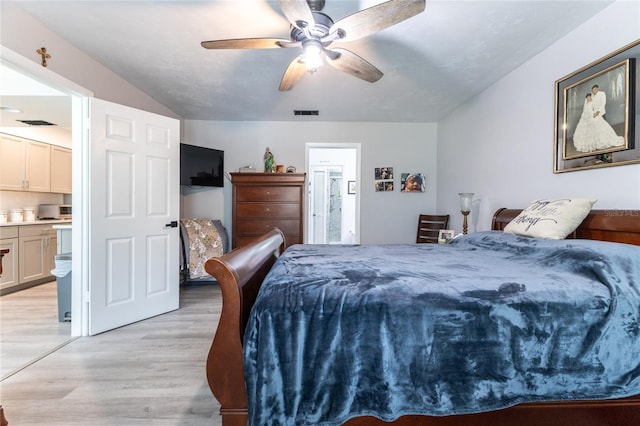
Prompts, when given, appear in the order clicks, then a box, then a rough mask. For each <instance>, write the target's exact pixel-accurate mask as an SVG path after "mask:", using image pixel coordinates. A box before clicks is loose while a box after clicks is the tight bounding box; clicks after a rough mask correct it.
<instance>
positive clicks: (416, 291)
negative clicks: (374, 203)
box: [244, 231, 640, 425]
mask: <svg viewBox="0 0 640 426" xmlns="http://www.w3.org/2000/svg"><path fill="white" fill-rule="evenodd" d="M639 289H640V247H636V246H631V245H626V244H615V243H606V242H597V241H585V240H561V241H558V240H540V239H534V238H526V237H518V236H515V235H507V234H503V233H502V232H499V231H488V232H478V233H474V234H469V235H467V236H464V237H460V238H457V239H455V240H454V241H452V242H451V243H450V244H448V245H437V244H418V245H415V244H414V245H376V246H373V245H372V246H367V245H351V246H334V245H331V246H329V245H297V246H293V247H290V248H289V249H288V250H287V251H286V252H285V253H284V254H283V256H281V257H280V259H279V260H278V261H277V262H276V264H275V265H274V267H273V269H272V270H271V272H270V273H269V275H268V276H267V278H266V280H265V282H264V284H263V286H262V288H261V290H260V292H259V295H258V299H257V301H256V304H255V306H254V308H253V310H252V312H251V315H250V320H249V324H248V327H247V330H246V334H245V340H244V365H245V377H246V379H245V380H246V386H247V396H248V404H249V418H250V424H252V425H265V424H269V425H276V424H279V425H285V424H286V425H293V424H299V425H338V424H341V423H343V422H344V421H346V420H348V419H349V418H352V417H355V416H361V415H373V416H376V417H378V418H381V419H383V420H387V421H389V420H393V419H396V418H398V417H400V416H402V415H406V414H426V415H436V416H442V415H449V414H463V413H476V412H482V411H488V410H495V409H500V408H504V407H508V406H511V405H514V404H518V403H522V402H527V401H546V400H566V399H609V398H617V397H624V396H630V395H634V394H640V290H639Z"/></svg>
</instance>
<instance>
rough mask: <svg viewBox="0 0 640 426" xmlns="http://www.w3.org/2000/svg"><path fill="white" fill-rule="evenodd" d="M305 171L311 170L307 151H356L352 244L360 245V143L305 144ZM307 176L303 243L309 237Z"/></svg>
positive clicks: (308, 184) (309, 195)
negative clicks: (353, 236)
mask: <svg viewBox="0 0 640 426" xmlns="http://www.w3.org/2000/svg"><path fill="white" fill-rule="evenodd" d="M304 149H305V170H311V165H310V162H309V151H311V149H355V151H356V193H355V197H356V198H355V204H356V212H355V215H356V217H355V230H354V231H355V238H354V243H356V244H359V243H360V200H361V198H360V182H361V145H360V143H317V142H307V143H306V144H305V148H304ZM309 178H310V177H309V176H308V177H307V183H306V191H305V203H304V210H305V211H304V218H305V220H304V238H305V242H306V239H307V237H308V235H309V229H308V227H309V226H308V220H307V219H308V217H309V214H310V203H309V200H310V197H311V183H310V181H309Z"/></svg>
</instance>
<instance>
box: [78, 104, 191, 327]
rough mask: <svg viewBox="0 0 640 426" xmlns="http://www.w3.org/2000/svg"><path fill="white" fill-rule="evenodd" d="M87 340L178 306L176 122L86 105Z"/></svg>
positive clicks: (124, 109)
mask: <svg viewBox="0 0 640 426" xmlns="http://www.w3.org/2000/svg"><path fill="white" fill-rule="evenodd" d="M91 123H92V124H91V140H92V146H91V172H90V175H91V200H92V202H91V214H90V222H91V223H90V242H91V250H90V261H89V262H90V309H89V311H90V312H89V334H96V333H100V332H103V331H106V330H109V329H112V328H115V327H120V326H122V325H126V324H129V323H132V322H135V321H139V320H142V319H145V318H149V317H151V316H155V315H158V314H162V313H165V312H168V311H171V310H174V309H177V308H178V305H179V295H178V290H179V276H178V260H179V251H178V242H179V236H178V228H174V227H166V226H165V225H166V224H168V223H170V222H172V221H176V220H178V217H179V199H178V197H179V177H178V173H179V139H178V138H179V132H180V128H179V122H178V121H177V120H174V119H171V118H167V117H162V116H158V115H156V114H151V113H148V112H144V111H139V110H136V109H133V108H129V107H125V106H122V105H117V104H113V103H110V102H105V101H100V100H96V99H92V100H91Z"/></svg>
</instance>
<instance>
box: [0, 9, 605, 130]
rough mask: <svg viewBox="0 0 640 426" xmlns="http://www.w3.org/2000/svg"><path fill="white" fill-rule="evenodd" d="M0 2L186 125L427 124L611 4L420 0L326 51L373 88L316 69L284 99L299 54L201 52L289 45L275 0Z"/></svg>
mask: <svg viewBox="0 0 640 426" xmlns="http://www.w3.org/2000/svg"><path fill="white" fill-rule="evenodd" d="M397 1H398V2H400V3H402V2H403V1H404V0H397ZM3 3H12V4H13V3H15V5H17V6H18V7H20V8H22V9H23V10H24V11H26V12H27V13H28V14H30V15H32V16H33V17H34V18H36V19H37V20H39V21H40V22H42V23H43V24H44V25H45V26H47V27H48V28H50V29H51V30H52V31H53V32H55V33H57V34H59V35H60V36H61V37H63V38H64V39H66V40H67V41H68V42H69V43H71V44H73V45H75V46H76V47H78V48H79V49H81V50H82V51H83V52H84V53H86V54H87V55H89V56H91V57H92V58H94V59H95V60H97V61H99V62H100V63H102V64H103V65H104V66H105V67H107V68H109V69H111V70H112V71H114V72H115V73H117V74H119V75H120V76H121V77H123V78H124V79H126V80H128V81H129V82H131V83H132V84H134V85H135V86H137V87H138V88H140V89H141V90H143V91H144V92H146V93H147V94H149V95H150V96H152V97H153V98H155V99H156V100H157V101H158V102H160V103H162V104H164V105H166V106H167V107H168V108H170V109H171V110H173V111H174V112H175V113H176V114H178V115H180V116H181V117H183V118H185V119H193V120H224V121H227V120H243V121H245V120H246V121H254V120H258V121H259V120H268V121H288V120H296V121H297V120H318V121H351V122H357V121H386V122H435V121H438V120H439V119H441V118H442V117H444V116H446V115H447V114H448V113H450V112H451V111H452V110H454V109H455V108H456V107H458V106H459V105H460V104H462V103H464V102H466V101H468V100H469V99H470V98H472V97H473V96H475V95H477V94H478V93H480V92H482V91H483V90H485V89H486V88H487V87H488V86H490V85H491V84H493V83H494V82H496V81H497V80H499V79H500V78H502V77H503V76H505V75H506V74H508V73H509V72H511V71H512V70H514V69H515V68H517V67H518V66H519V65H521V64H522V63H524V62H525V61H526V60H527V59H529V58H531V57H532V56H534V55H536V54H537V53H539V52H540V51H542V50H544V49H545V48H546V47H548V46H549V45H551V44H553V43H554V42H555V41H556V40H558V39H559V38H561V37H563V36H564V35H566V34H567V33H569V32H570V31H571V30H573V29H574V28H576V27H577V26H579V25H581V24H582V23H584V22H585V21H586V20H587V19H589V18H590V17H592V16H594V15H595V14H597V13H598V12H599V11H601V10H602V9H604V8H605V7H607V6H608V5H610V4H611V3H612V2H611V1H560V0H557V1H526V0H512V1H457V0H445V1H427V4H426V10H425V11H424V12H422V13H420V14H419V15H416V16H414V17H412V18H409V19H408V20H405V21H403V22H401V23H399V24H397V25H394V26H392V27H390V28H387V29H384V30H382V31H380V32H377V33H375V34H372V35H370V36H367V37H365V38H362V39H360V40H356V41H351V42H343V43H334V44H333V45H332V47H336V46H339V47H343V48H346V49H349V50H350V51H351V52H354V53H356V54H357V55H359V56H361V57H363V58H364V59H366V60H367V61H369V62H370V63H372V64H373V65H375V66H376V67H377V68H378V69H380V70H381V71H382V72H383V73H384V76H383V77H382V78H381V79H380V80H379V81H377V82H375V83H369V82H366V81H362V80H360V79H357V78H354V77H353V76H351V75H348V74H346V73H343V72H340V71H339V70H337V69H335V68H333V67H330V66H323V67H320V68H319V69H318V71H317V72H316V73H315V74H313V75H305V76H304V77H303V78H302V80H301V81H300V82H299V83H298V84H297V85H296V86H295V87H294V88H293V89H292V90H290V91H287V92H281V91H278V85H279V83H280V79H281V78H282V75H283V73H284V71H285V69H286V68H287V66H288V65H289V63H290V62H291V61H292V60H293V59H294V58H295V57H296V55H298V54H299V53H300V51H299V50H298V49H293V48H291V49H265V50H248V49H238V50H207V49H204V48H203V47H202V46H201V45H200V42H201V41H204V40H215V39H230V38H245V37H275V38H285V39H288V38H289V34H290V25H289V22H288V21H287V19H286V18H285V16H284V14H283V13H282V11H281V9H280V7H279V5H278V3H277V2H275V1H264V0H262V1H261V0H218V1H18V2H12V1H8V0H3ZM379 3H382V1H379V0H377V1H375V0H362V1H348V0H327V1H326V5H325V7H324V9H323V13H326V14H327V15H329V16H331V17H332V18H333V19H334V20H335V21H337V20H338V19H340V18H342V17H345V16H347V15H350V14H353V13H355V12H357V11H359V10H362V9H365V8H368V7H371V6H374V5H376V4H379ZM51 53H52V56H53V57H52V59H51V61H55V60H56V57H55V52H51ZM558 77H562V76H558ZM549 84H550V87H551V86H552V85H553V82H551V81H550V82H549ZM550 90H551V89H550ZM0 95H2V96H5V94H3V93H0ZM3 104H4V101H3ZM294 110H319V116H313V117H307V116H303V117H299V116H298V117H297V116H294V114H293V111H294Z"/></svg>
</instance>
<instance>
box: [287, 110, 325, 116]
mask: <svg viewBox="0 0 640 426" xmlns="http://www.w3.org/2000/svg"><path fill="white" fill-rule="evenodd" d="M293 115H320V111H319V110H317V109H294V110H293Z"/></svg>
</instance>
